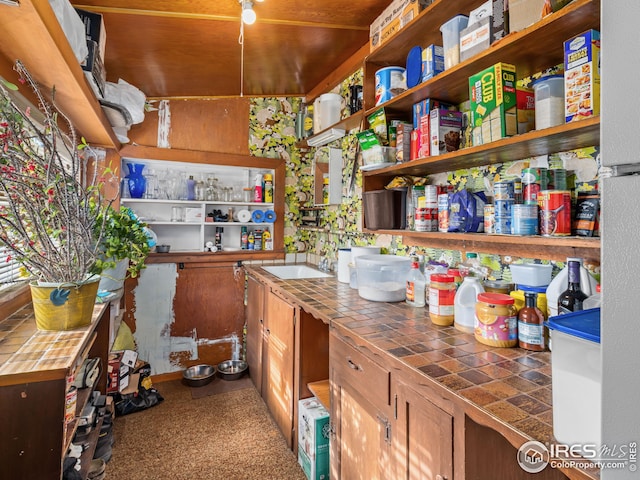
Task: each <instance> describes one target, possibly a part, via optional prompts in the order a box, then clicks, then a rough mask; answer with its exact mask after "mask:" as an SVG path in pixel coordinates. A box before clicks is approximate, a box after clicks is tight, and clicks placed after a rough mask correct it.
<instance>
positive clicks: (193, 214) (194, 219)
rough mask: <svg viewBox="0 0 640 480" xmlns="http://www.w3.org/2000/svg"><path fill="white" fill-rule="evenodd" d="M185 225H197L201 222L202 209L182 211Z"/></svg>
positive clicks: (193, 208)
mask: <svg viewBox="0 0 640 480" xmlns="http://www.w3.org/2000/svg"><path fill="white" fill-rule="evenodd" d="M184 221H185V223H199V222H201V221H202V208H199V207H186V208H185V209H184Z"/></svg>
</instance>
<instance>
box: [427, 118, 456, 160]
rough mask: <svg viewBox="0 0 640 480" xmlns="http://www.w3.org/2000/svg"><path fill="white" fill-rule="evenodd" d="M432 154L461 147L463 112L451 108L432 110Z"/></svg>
mask: <svg viewBox="0 0 640 480" xmlns="http://www.w3.org/2000/svg"><path fill="white" fill-rule="evenodd" d="M429 130H430V132H431V133H430V135H431V146H430V153H431V156H436V155H442V154H444V153H447V152H454V151H456V150H458V149H459V148H460V131H461V130H462V113H461V112H451V111H449V110H444V109H437V110H431V123H430V127H429Z"/></svg>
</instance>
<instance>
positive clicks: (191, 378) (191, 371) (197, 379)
mask: <svg viewBox="0 0 640 480" xmlns="http://www.w3.org/2000/svg"><path fill="white" fill-rule="evenodd" d="M215 376H216V368H215V367H213V366H211V365H204V364H202V365H194V366H193V367H189V368H187V369H186V370H185V371H184V372H182V378H183V380H184V382H185V383H186V384H187V385H189V386H190V387H203V386H205V385H207V384H209V383H211V381H212V380H213V379H214V378H215Z"/></svg>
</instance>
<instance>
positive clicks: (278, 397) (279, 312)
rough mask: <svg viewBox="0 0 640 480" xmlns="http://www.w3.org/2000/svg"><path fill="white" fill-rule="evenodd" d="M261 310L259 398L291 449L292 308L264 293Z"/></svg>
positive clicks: (275, 296)
mask: <svg viewBox="0 0 640 480" xmlns="http://www.w3.org/2000/svg"><path fill="white" fill-rule="evenodd" d="M265 308H266V310H265V324H264V338H265V342H264V346H263V348H264V351H263V370H262V375H263V377H262V397H263V398H264V401H265V403H266V404H267V407H268V408H269V411H270V412H271V415H272V416H273V419H274V420H275V422H276V424H277V425H278V427H280V430H281V431H282V433H283V435H284V437H285V440H286V441H287V445H288V446H289V447H291V446H292V445H293V438H292V437H293V434H292V432H293V415H294V398H293V397H294V395H293V394H294V375H293V372H294V364H293V363H294V341H295V337H294V334H295V316H296V309H295V307H293V306H292V305H290V304H289V303H287V302H286V301H285V300H283V299H282V298H280V297H279V296H277V295H276V294H275V293H273V292H271V291H269V292H268V293H267V294H266V307H265Z"/></svg>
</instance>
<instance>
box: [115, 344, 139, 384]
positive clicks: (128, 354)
mask: <svg viewBox="0 0 640 480" xmlns="http://www.w3.org/2000/svg"><path fill="white" fill-rule="evenodd" d="M137 360H138V353H137V352H135V351H133V350H121V351H117V352H111V353H110V354H109V365H108V366H107V393H117V392H123V390H125V389H126V388H127V387H128V386H129V383H130V380H131V376H130V373H131V371H132V370H133V368H134V367H135V366H136V361H137ZM135 386H136V388H137V386H138V384H137V383H135Z"/></svg>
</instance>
